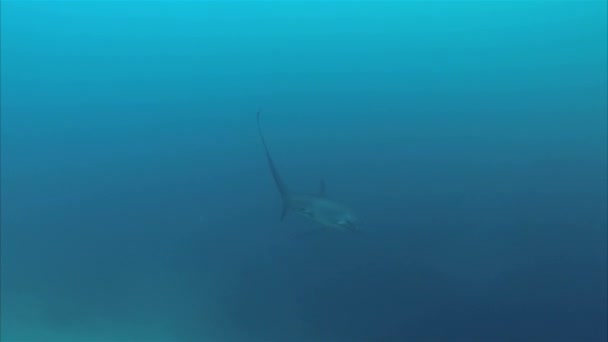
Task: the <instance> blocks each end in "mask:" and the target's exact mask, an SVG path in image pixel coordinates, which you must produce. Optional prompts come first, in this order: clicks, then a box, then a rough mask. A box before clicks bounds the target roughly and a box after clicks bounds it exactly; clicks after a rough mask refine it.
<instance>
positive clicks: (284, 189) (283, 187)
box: [257, 110, 289, 220]
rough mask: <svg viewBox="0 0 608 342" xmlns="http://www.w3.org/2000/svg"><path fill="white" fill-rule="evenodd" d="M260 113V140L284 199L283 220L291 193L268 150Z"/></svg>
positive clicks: (259, 112)
mask: <svg viewBox="0 0 608 342" xmlns="http://www.w3.org/2000/svg"><path fill="white" fill-rule="evenodd" d="M260 115H261V111H260V110H258V112H257V124H258V133H259V135H260V140H261V141H262V145H263V146H264V152H265V153H266V159H267V161H268V167H269V168H270V173H272V178H273V179H274V183H275V184H276V186H277V189H278V190H279V194H280V195H281V200H282V201H283V211H282V213H281V220H282V219H283V218H284V217H285V213H286V212H287V209H288V204H289V193H288V191H287V186H286V185H285V183H284V182H283V180H282V179H281V175H279V172H278V171H277V168H276V166H275V165H274V161H273V160H272V157H271V156H270V152H269V150H268V145H267V144H266V139H264V134H262V127H261V126H260Z"/></svg>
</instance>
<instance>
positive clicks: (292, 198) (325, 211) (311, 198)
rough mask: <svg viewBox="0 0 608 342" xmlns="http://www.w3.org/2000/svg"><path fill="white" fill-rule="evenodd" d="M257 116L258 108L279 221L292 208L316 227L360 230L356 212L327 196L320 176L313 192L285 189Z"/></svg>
mask: <svg viewBox="0 0 608 342" xmlns="http://www.w3.org/2000/svg"><path fill="white" fill-rule="evenodd" d="M260 116H261V111H258V112H257V115H256V119H257V126H258V134H259V136H260V140H261V141H262V146H263V147H264V153H265V155H266V161H267V162H268V167H269V169H270V173H271V175H272V178H273V180H274V183H275V185H276V187H277V190H278V191H279V195H280V196H281V203H282V212H281V221H283V219H284V218H285V215H286V214H287V213H288V212H293V213H296V214H298V215H300V216H303V217H305V218H306V219H308V220H310V221H312V222H315V223H317V224H318V227H319V228H320V229H322V230H325V229H332V230H338V231H351V232H356V231H359V225H358V220H357V218H356V215H355V212H354V211H353V210H352V209H351V208H350V207H348V206H346V205H345V204H343V203H340V202H338V201H335V200H332V199H330V198H328V197H327V195H326V190H325V181H324V180H323V179H321V180H320V183H319V191H318V192H317V193H315V194H294V193H291V192H290V191H289V190H288V188H287V185H286V184H285V182H284V181H283V179H282V178H281V175H280V174H279V171H278V170H277V167H276V165H275V163H274V160H273V159H272V156H271V154H270V151H269V149H268V144H267V143H266V138H265V137H264V134H263V132H262V127H261V125H260Z"/></svg>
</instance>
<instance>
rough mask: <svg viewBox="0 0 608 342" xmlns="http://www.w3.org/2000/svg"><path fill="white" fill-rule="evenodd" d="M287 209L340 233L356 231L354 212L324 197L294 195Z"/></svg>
mask: <svg viewBox="0 0 608 342" xmlns="http://www.w3.org/2000/svg"><path fill="white" fill-rule="evenodd" d="M289 208H290V209H291V210H292V211H294V212H296V213H298V214H300V215H302V216H304V217H306V218H308V219H310V220H312V221H314V222H316V223H318V224H320V225H322V226H324V227H327V228H332V229H336V230H341V231H357V230H358V224H357V218H356V216H355V214H354V212H353V211H352V210H351V209H350V208H348V207H346V206H345V205H343V204H341V203H338V202H336V201H333V200H331V199H328V198H326V197H324V196H315V195H295V196H293V197H291V199H290V203H289Z"/></svg>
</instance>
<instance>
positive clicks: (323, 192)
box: [319, 179, 325, 197]
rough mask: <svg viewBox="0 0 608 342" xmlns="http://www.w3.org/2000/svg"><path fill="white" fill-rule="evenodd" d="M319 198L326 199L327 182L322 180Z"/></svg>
mask: <svg viewBox="0 0 608 342" xmlns="http://www.w3.org/2000/svg"><path fill="white" fill-rule="evenodd" d="M319 196H321V197H325V180H324V179H321V182H319Z"/></svg>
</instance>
